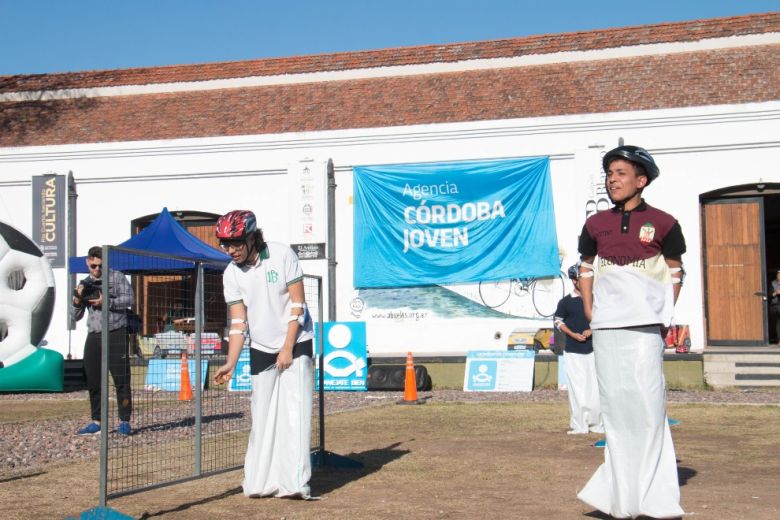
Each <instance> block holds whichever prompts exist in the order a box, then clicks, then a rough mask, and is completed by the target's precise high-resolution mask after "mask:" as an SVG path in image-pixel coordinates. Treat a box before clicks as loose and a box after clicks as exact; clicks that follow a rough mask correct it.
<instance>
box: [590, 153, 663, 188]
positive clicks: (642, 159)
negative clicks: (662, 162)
mask: <svg viewBox="0 0 780 520" xmlns="http://www.w3.org/2000/svg"><path fill="white" fill-rule="evenodd" d="M615 159H624V160H626V161H628V162H632V163H635V164H639V165H641V166H642V167H643V168H644V169H645V172H647V184H650V183H651V182H653V181H654V180H655V179H657V178H658V173H659V172H658V166H657V165H656V164H655V161H654V160H653V157H652V156H651V155H650V154H649V153H647V150H645V149H644V148H640V147H639V146H631V145H625V146H618V147H617V148H615V149H614V150H610V151H608V152H607V153H606V154H605V155H604V158H603V159H602V162H601V165H602V166H603V168H604V171H605V172H606V171H607V169H609V165H610V163H611V162H612V161H614V160H615Z"/></svg>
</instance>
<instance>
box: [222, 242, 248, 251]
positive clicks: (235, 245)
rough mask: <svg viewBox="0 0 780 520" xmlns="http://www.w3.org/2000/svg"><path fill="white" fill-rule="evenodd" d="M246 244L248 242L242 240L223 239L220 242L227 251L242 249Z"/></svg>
mask: <svg viewBox="0 0 780 520" xmlns="http://www.w3.org/2000/svg"><path fill="white" fill-rule="evenodd" d="M245 245H246V242H244V241H242V240H230V241H227V240H222V241H220V243H219V247H221V248H222V249H224V250H225V251H227V250H228V249H241V248H242V247H244V246H245Z"/></svg>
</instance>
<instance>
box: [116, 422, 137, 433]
mask: <svg viewBox="0 0 780 520" xmlns="http://www.w3.org/2000/svg"><path fill="white" fill-rule="evenodd" d="M116 432H117V433H118V434H119V435H125V436H127V435H132V434H133V429H132V428H130V423H129V422H127V421H122V422H121V423H119V426H117V427H116Z"/></svg>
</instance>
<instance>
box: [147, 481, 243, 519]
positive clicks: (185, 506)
mask: <svg viewBox="0 0 780 520" xmlns="http://www.w3.org/2000/svg"><path fill="white" fill-rule="evenodd" d="M241 491H242V490H241V486H238V487H234V488H231V489H228V490H227V491H224V492H222V493H220V494H218V495H213V496H210V497H206V498H202V499H200V500H196V501H194V502H187V503H185V504H181V505H180V506H176V507H174V508H172V509H165V510H162V511H156V512H154V513H150V512H148V511H147V512H145V513H144V514H142V515H141V516H139V517H138V518H139V519H144V518H153V517H155V516H163V515H167V514H168V513H178V512H181V511H186V510H187V509H189V508H191V507H195V506H200V505H203V504H208V503H209V502H214V501H216V500H222V499H224V498H229V497H232V496H233V495H238V494H240V493H241Z"/></svg>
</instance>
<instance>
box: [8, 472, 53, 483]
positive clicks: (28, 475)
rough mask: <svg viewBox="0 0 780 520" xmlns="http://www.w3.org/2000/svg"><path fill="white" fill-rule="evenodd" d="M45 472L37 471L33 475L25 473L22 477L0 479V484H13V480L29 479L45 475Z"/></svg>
mask: <svg viewBox="0 0 780 520" xmlns="http://www.w3.org/2000/svg"><path fill="white" fill-rule="evenodd" d="M45 473H46V472H45V471H38V472H35V473H25V474H24V475H15V476H13V477H8V478H0V484H5V483H6V482H13V481H14V480H22V479H24V478H30V477H37V476H38V475H43V474H45Z"/></svg>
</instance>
